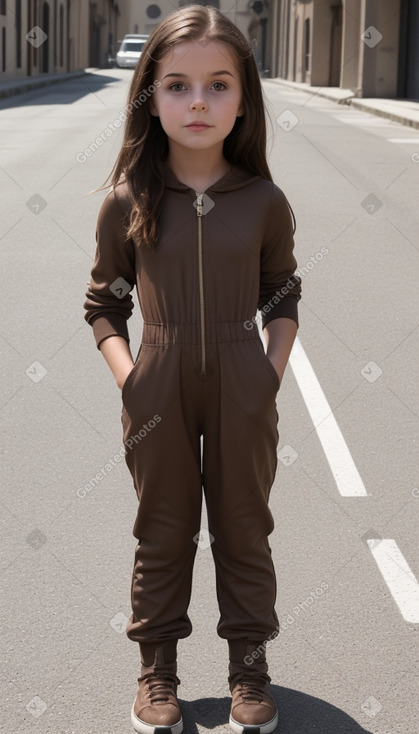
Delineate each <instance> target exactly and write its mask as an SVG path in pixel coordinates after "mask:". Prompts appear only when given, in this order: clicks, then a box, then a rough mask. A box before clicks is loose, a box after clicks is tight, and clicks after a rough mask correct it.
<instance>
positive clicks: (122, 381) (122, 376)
mask: <svg viewBox="0 0 419 734" xmlns="http://www.w3.org/2000/svg"><path fill="white" fill-rule="evenodd" d="M133 368H134V362H133V363H132V365H131V367H129V366H128V367H127V368H126V369H125V370H124V371H123V372H121V374H119V373H118V374H117V375H116V376H115V379H116V384H117V385H118V387H119V389H120V390H122V388H123V387H124V385H125V381H126V379H127V377H128V375H129V374H130V372H131V371H132V370H133Z"/></svg>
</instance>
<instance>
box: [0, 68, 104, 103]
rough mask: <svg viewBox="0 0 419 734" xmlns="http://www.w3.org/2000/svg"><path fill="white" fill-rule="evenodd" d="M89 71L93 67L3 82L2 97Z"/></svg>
mask: <svg viewBox="0 0 419 734" xmlns="http://www.w3.org/2000/svg"><path fill="white" fill-rule="evenodd" d="M89 71H91V69H78V70H77V71H68V72H63V73H62V74H39V75H38V76H27V77H23V79H19V80H17V79H15V80H13V81H11V82H3V83H1V84H0V99H1V98H2V97H12V96H14V95H15V94H23V93H24V92H31V91H32V90H33V89H39V88H40V87H46V86H47V85H49V84H56V83H57V82H64V81H66V80H68V79H76V78H77V77H79V76H84V75H85V74H88V73H89Z"/></svg>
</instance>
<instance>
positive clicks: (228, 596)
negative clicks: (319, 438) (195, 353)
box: [203, 340, 279, 640]
mask: <svg viewBox="0 0 419 734" xmlns="http://www.w3.org/2000/svg"><path fill="white" fill-rule="evenodd" d="M213 364H214V366H215V365H216V366H217V368H215V367H214V377H215V376H216V378H217V379H214V380H213V382H212V383H211V382H208V389H207V394H206V403H205V405H206V407H208V410H207V411H205V421H204V450H203V457H204V458H203V476H204V492H205V498H206V503H207V509H208V522H209V530H210V532H211V533H212V535H213V536H214V541H213V543H212V545H211V548H212V553H213V557H214V562H215V570H216V584H217V597H218V604H219V608H220V619H219V623H218V626H217V633H218V634H219V636H220V637H222V638H225V639H238V638H248V639H252V640H258V639H260V640H264V639H266V638H267V637H268V636H269V635H271V634H272V633H273V632H274V631H276V630H278V627H279V623H278V617H277V614H276V611H275V608H274V605H275V600H276V577H275V571H274V566H273V562H272V556H271V549H270V546H269V543H268V535H269V534H270V533H271V532H272V530H273V528H274V521H273V517H272V514H271V511H270V509H269V507H268V500H269V494H270V490H271V486H272V484H273V481H274V478H275V472H276V467H277V455H276V447H277V442H278V433H277V421H278V414H277V411H276V400H275V398H276V393H277V390H278V387H279V380H278V378H277V375H276V373H275V370H274V368H273V366H272V365H271V364H270V363H269V360H268V359H267V357H266V355H265V354H264V351H263V347H262V343H261V342H260V340H255V341H237V342H232V343H229V344H220V345H219V347H218V350H217V354H214V358H213ZM210 408H212V409H210Z"/></svg>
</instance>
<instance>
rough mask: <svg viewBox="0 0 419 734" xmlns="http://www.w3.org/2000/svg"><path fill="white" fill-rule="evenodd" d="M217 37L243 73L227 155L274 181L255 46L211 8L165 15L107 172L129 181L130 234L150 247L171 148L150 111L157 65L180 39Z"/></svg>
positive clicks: (144, 58)
mask: <svg viewBox="0 0 419 734" xmlns="http://www.w3.org/2000/svg"><path fill="white" fill-rule="evenodd" d="M201 40H203V41H212V40H213V41H218V42H221V43H224V44H226V45H227V46H229V48H230V50H231V51H232V53H233V57H234V58H235V60H236V63H237V66H238V70H239V73H240V80H241V88H242V102H243V109H244V114H243V116H242V117H237V118H236V122H235V124H234V127H233V129H232V130H231V132H230V133H229V135H228V136H227V137H226V139H225V141H224V146H223V155H224V157H225V158H226V159H227V160H228V161H229V162H230V163H231V164H236V165H238V166H240V167H242V168H244V169H246V170H247V171H249V173H251V174H256V175H259V176H261V177H262V178H265V179H268V180H269V181H272V176H271V173H270V170H269V166H268V163H267V160H266V123H265V108H264V102H263V92H262V86H261V83H260V79H259V73H258V69H257V66H256V62H255V58H254V54H253V50H252V47H251V46H250V44H249V43H248V42H247V41H246V39H245V37H244V36H243V34H242V33H241V31H240V30H239V29H238V28H237V26H235V25H234V24H233V23H232V22H231V21H230V20H229V19H228V18H227V17H226V16H225V15H224V14H223V13H222V12H220V11H219V10H217V9H216V8H213V7H208V6H202V5H189V6H187V7H184V8H181V9H180V10H177V11H175V12H173V13H171V14H170V15H169V16H167V17H166V18H165V19H164V20H163V21H162V22H161V23H159V25H158V26H156V28H155V29H154V30H153V32H152V33H151V35H150V37H149V39H148V40H147V43H146V45H145V46H144V48H143V52H142V54H141V57H140V60H139V62H138V64H137V67H136V69H135V71H134V75H133V79H132V82H131V86H130V89H129V94H128V104H127V106H126V109H127V119H126V122H125V130H124V139H123V143H122V147H121V150H120V153H119V155H118V158H117V160H116V162H115V165H114V167H113V169H112V171H111V173H110V175H109V176H108V179H107V181H109V180H111V183H112V184H113V186H116V185H117V184H118V183H119V182H121V181H122V180H125V181H126V182H127V184H128V189H129V192H130V198H131V200H132V208H131V215H130V225H129V229H128V231H127V236H128V237H132V238H133V239H134V241H135V242H137V243H138V244H144V245H148V246H150V247H152V246H153V244H154V243H155V242H156V240H157V238H158V218H159V214H160V209H161V201H162V197H163V194H164V184H165V181H164V167H165V160H166V158H167V155H168V152H169V146H168V139H167V135H166V133H165V132H164V130H163V128H162V126H161V123H160V119H159V117H156V116H153V115H152V114H151V112H150V97H151V94H152V93H153V91H154V89H155V87H156V86H159V85H160V82H159V81H158V80H156V65H157V63H158V62H159V61H160V60H161V59H162V58H163V57H164V56H165V54H166V53H168V52H169V51H170V50H171V48H172V47H173V46H174V45H175V44H178V43H184V42H187V41H201Z"/></svg>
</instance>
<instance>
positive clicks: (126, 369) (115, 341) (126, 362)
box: [100, 336, 134, 390]
mask: <svg viewBox="0 0 419 734" xmlns="http://www.w3.org/2000/svg"><path fill="white" fill-rule="evenodd" d="M100 351H101V352H102V354H103V356H104V357H105V359H106V361H107V363H108V365H109V367H110V368H111V370H112V374H113V376H114V378H115V381H116V384H117V385H118V387H119V389H120V390H122V388H123V386H124V383H125V380H126V379H127V377H128V375H129V373H130V372H131V370H132V368H133V367H134V360H133V358H132V355H131V352H130V349H129V346H128V342H127V341H126V340H125V339H124V338H123V337H122V336H110V337H108V338H107V339H104V340H103V341H102V343H101V344H100Z"/></svg>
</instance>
